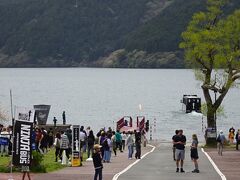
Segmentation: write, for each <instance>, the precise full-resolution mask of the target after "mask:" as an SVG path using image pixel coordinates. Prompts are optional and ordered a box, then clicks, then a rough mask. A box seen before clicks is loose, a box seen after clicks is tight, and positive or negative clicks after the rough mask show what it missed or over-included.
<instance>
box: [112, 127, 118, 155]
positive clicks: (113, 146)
mask: <svg viewBox="0 0 240 180" xmlns="http://www.w3.org/2000/svg"><path fill="white" fill-rule="evenodd" d="M111 141H112V150H113V152H114V155H115V156H117V143H116V136H115V131H112V137H111Z"/></svg>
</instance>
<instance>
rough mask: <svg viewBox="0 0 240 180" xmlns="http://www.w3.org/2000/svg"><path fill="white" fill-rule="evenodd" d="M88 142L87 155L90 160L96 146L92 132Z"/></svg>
mask: <svg viewBox="0 0 240 180" xmlns="http://www.w3.org/2000/svg"><path fill="white" fill-rule="evenodd" d="M87 142H88V151H87V153H88V158H89V157H90V155H91V157H92V154H93V146H94V142H95V136H94V134H93V131H92V130H90V131H89V135H88V141H87Z"/></svg>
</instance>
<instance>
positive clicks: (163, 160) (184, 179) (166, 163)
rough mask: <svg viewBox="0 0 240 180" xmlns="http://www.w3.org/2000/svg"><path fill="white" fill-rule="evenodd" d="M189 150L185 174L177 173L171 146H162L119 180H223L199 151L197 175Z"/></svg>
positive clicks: (187, 151) (187, 149)
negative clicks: (193, 171)
mask: <svg viewBox="0 0 240 180" xmlns="http://www.w3.org/2000/svg"><path fill="white" fill-rule="evenodd" d="M189 154H190V152H189V148H186V160H185V165H184V170H185V173H176V172H175V170H176V165H175V162H174V161H173V159H172V150H171V145H170V144H166V143H164V144H160V145H159V147H157V148H156V149H155V151H153V152H152V153H150V154H149V155H148V156H146V157H145V158H143V159H142V160H141V161H139V163H137V164H136V165H134V166H133V167H132V168H131V169H130V170H128V171H127V172H126V173H124V174H122V175H120V176H119V178H118V180H129V179H131V180H146V179H147V180H160V179H162V180H188V179H189V180H221V178H220V176H219V175H218V174H217V173H216V171H215V170H214V168H213V166H212V165H211V163H210V162H209V161H208V159H207V157H206V156H205V155H204V154H203V153H202V151H201V150H200V149H199V157H200V161H199V169H200V173H199V174H195V173H192V172H191V171H192V170H193V169H194V166H193V163H192V161H191V160H190V157H189Z"/></svg>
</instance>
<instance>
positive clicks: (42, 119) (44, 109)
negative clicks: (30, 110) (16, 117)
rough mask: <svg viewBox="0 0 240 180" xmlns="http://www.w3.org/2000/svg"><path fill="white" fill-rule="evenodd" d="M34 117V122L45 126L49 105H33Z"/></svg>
mask: <svg viewBox="0 0 240 180" xmlns="http://www.w3.org/2000/svg"><path fill="white" fill-rule="evenodd" d="M33 107H34V110H35V116H34V121H37V124H39V125H45V124H46V123H47V119H48V114H49V110H50V107H51V106H50V105H34V106H33Z"/></svg>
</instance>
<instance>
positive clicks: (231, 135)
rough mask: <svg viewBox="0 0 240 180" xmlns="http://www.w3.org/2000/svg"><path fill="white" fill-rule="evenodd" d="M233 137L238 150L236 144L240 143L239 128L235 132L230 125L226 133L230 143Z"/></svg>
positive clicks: (232, 142)
mask: <svg viewBox="0 0 240 180" xmlns="http://www.w3.org/2000/svg"><path fill="white" fill-rule="evenodd" d="M234 139H235V141H236V150H238V145H239V144H240V129H238V130H237V132H236V134H235V129H234V128H233V127H231V128H230V129H229V133H228V140H229V143H230V144H234Z"/></svg>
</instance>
